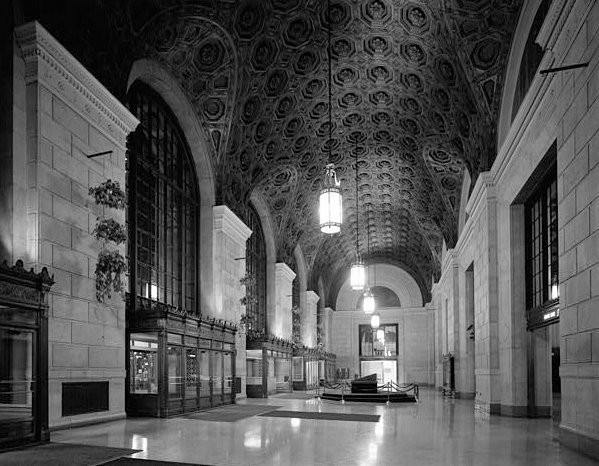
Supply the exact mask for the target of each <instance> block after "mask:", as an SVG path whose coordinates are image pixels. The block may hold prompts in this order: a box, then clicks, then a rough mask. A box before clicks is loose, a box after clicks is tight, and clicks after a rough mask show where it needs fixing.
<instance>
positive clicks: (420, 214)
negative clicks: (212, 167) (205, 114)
mask: <svg viewBox="0 0 599 466" xmlns="http://www.w3.org/2000/svg"><path fill="white" fill-rule="evenodd" d="M448 1H449V0H448ZM456 1H458V2H459V4H460V5H461V6H460V8H464V9H468V8H469V7H471V6H472V5H466V3H467V2H460V1H459V0H456ZM283 3H284V4H285V6H284V7H281V2H276V1H270V2H257V1H254V0H245V1H242V2H240V4H239V5H238V7H237V14H236V16H235V22H234V28H233V29H234V37H235V40H236V42H237V45H238V47H239V56H240V57H243V58H242V59H241V63H240V66H241V69H242V75H243V76H244V77H245V78H246V79H247V81H246V82H245V83H244V84H242V88H244V95H243V96H240V97H241V101H240V105H238V106H237V112H236V115H235V119H234V125H236V126H237V129H238V131H239V138H240V141H239V143H238V144H233V145H230V146H229V151H228V161H227V162H226V163H235V162H234V161H237V160H240V159H243V154H244V151H250V152H252V153H254V154H256V156H257V157H256V158H255V159H256V161H257V163H259V165H260V170H259V171H260V174H261V177H262V178H261V180H260V183H256V182H255V181H256V180H254V179H253V177H252V175H251V173H250V174H249V176H248V177H247V178H246V179H247V181H248V182H249V183H251V186H250V187H248V190H251V189H260V190H262V194H263V195H264V196H265V198H266V199H268V202H269V205H270V207H271V210H272V215H273V218H274V220H275V223H277V230H278V232H279V235H280V237H279V238H278V243H277V244H279V250H278V254H279V260H288V258H289V254H290V252H291V251H292V250H293V246H294V242H295V241H299V242H300V244H301V247H302V250H303V251H304V253H305V255H306V258H307V262H308V264H309V266H310V280H311V284H312V286H315V285H316V282H317V280H318V277H320V276H322V277H324V281H325V282H326V284H327V287H328V289H329V290H330V292H333V293H334V292H335V291H334V288H335V285H334V284H335V283H338V282H339V281H340V280H341V278H340V277H341V276H344V274H345V273H346V272H347V270H348V269H349V266H350V264H351V262H352V260H353V259H354V258H355V253H356V251H355V246H354V244H355V236H354V235H355V233H354V232H355V222H356V215H355V197H354V196H355V195H354V193H355V180H354V171H353V168H352V167H353V163H354V153H355V151H358V152H359V154H358V155H359V160H360V163H359V165H360V166H359V171H360V176H359V181H358V188H359V193H360V199H359V203H360V211H361V217H362V219H361V222H360V223H361V225H362V226H364V228H361V229H360V230H361V231H360V234H361V252H362V253H363V254H364V255H366V256H367V257H366V260H369V257H368V255H367V254H366V247H365V246H366V245H365V236H366V234H365V228H366V225H367V222H366V221H365V217H364V216H365V215H366V214H365V213H366V212H369V211H370V212H371V213H372V217H371V219H370V221H369V222H370V230H371V253H370V256H371V257H377V258H379V259H380V260H387V261H395V262H396V263H401V264H403V265H404V268H406V269H409V270H410V272H411V273H412V274H413V275H414V278H416V280H417V281H418V283H419V284H420V286H421V288H422V291H423V294H424V296H425V297H427V296H428V295H429V289H430V285H431V279H432V277H433V276H435V275H437V274H438V273H439V263H440V262H439V261H440V255H441V250H442V247H443V241H445V242H446V243H447V245H448V246H449V247H451V246H453V244H454V243H455V241H456V239H457V217H458V209H459V195H460V190H461V184H462V178H463V173H464V170H465V169H468V170H469V172H470V173H471V176H472V177H473V178H476V176H477V174H478V172H479V171H480V170H481V169H483V168H486V163H487V160H483V158H482V157H481V152H484V151H487V152H488V151H489V150H491V149H490V147H489V142H488V140H489V139H490V138H489V137H488V134H489V129H490V128H491V127H492V126H493V121H494V120H493V118H494V115H493V113H492V111H491V110H490V109H491V107H492V105H493V103H492V101H493V100H492V99H491V101H490V102H491V103H485V104H481V102H479V100H480V98H481V94H480V92H479V90H480V89H483V88H484V86H483V83H482V81H481V82H480V83H479V80H480V79H482V77H481V76H482V74H481V73H482V71H484V74H485V76H486V79H487V80H488V79H492V80H494V82H495V83H497V82H498V80H499V79H500V77H499V75H500V74H501V72H502V69H501V65H502V63H503V61H502V60H504V59H505V55H506V54H507V51H506V50H504V49H501V50H497V51H495V50H494V49H493V44H494V42H493V43H492V40H494V37H496V34H495V32H493V31H494V30H492V31H491V30H489V31H487V32H489V37H488V39H489V40H487V41H486V42H484V41H483V42H481V40H482V39H481V40H478V36H476V37H477V39H476V40H475V41H474V42H473V43H472V44H470V43H469V42H468V47H469V48H471V54H470V56H472V57H476V60H474V59H473V61H472V63H473V64H477V65H476V66H477V67H478V68H476V70H482V71H481V72H479V71H476V73H474V75H473V72H474V71H475V70H474V68H470V67H465V66H464V60H463V57H462V55H463V53H462V51H461V50H457V49H458V47H462V46H463V45H464V43H463V42H461V41H462V40H463V38H462V36H455V34H454V32H453V31H452V27H451V25H448V24H447V23H446V21H447V20H448V19H449V20H452V16H451V15H452V14H453V13H451V11H453V9H455V5H446V4H443V5H439V4H437V3H434V4H433V3H431V2H424V1H407V2H396V1H391V0H366V1H362V2H353V1H350V0H332V3H331V11H330V25H331V31H332V38H331V53H332V59H333V62H332V69H333V72H332V83H331V84H332V93H333V108H332V115H333V121H332V128H331V129H332V133H333V138H332V141H331V142H330V144H331V147H330V148H331V149H332V153H333V154H332V159H333V160H332V161H333V162H334V163H335V164H336V166H337V174H338V176H339V178H340V180H341V186H342V191H343V195H344V216H345V225H344V227H343V231H342V233H341V234H339V235H336V236H334V237H332V238H325V237H323V236H322V235H321V234H320V232H319V230H318V226H317V225H318V219H317V195H318V191H319V188H320V183H321V178H322V173H323V169H324V165H325V163H326V160H327V152H328V150H329V141H328V137H327V136H328V130H329V121H328V118H327V113H328V103H327V88H328V74H327V71H328V69H327V65H328V62H327V59H328V57H327V44H328V43H327V28H328V27H329V14H328V12H327V9H326V6H327V3H326V2H317V1H311V0H297V1H295V2H283ZM288 3H292V5H288ZM489 4H494V2H489ZM444 8H446V9H449V10H451V11H445V10H444ZM497 9H499V10H502V11H503V10H506V13H505V14H506V15H507V14H508V13H507V11H508V10H509V14H513V13H514V11H513V10H514V9H515V8H514V7H513V6H505V5H504V6H499V7H497V8H495V7H493V8H491V7H488V8H487V9H486V10H484V12H483V13H480V12H478V13H477V14H478V16H477V18H479V19H480V17H481V15H483V16H484V15H485V14H488V15H490V16H489V18H486V17H485V21H487V22H485V23H484V24H485V25H487V24H489V21H490V22H491V23H492V24H493V25H495V26H493V27H496V26H498V25H499V23H497V21H496V20H495V19H494V18H495V16H496V10H497ZM468 14H469V16H473V15H474V9H471V10H469V12H468ZM506 18H507V16H506ZM504 26H505V27H506V28H507V24H504ZM479 32H480V34H483V35H484V34H485V31H484V30H481V31H479ZM509 33H510V32H509V31H507V32H506V33H505V34H508V35H509ZM505 34H504V36H505ZM502 37H503V36H502ZM504 42H505V41H504ZM477 47H478V48H477ZM473 66H474V65H473ZM485 67H486V68H485ZM483 68H484V70H483ZM473 76H474V77H475V78H476V79H475V80H474V81H472V79H473ZM479 84H480V86H479ZM481 86H482V87H481ZM493 95H495V94H493ZM258 106H259V108H258V109H257V108H256V107H258ZM248 107H249V108H248ZM258 135H259V137H257V136H258ZM279 164H285V165H286V166H292V167H294V168H295V170H296V172H295V173H296V178H294V183H295V184H296V187H294V188H291V187H289V188H288V189H283V188H277V189H274V188H273V187H272V186H271V184H272V183H274V180H275V178H276V177H278V176H280V174H278V172H277V170H278V169H279ZM228 191H229V190H227V189H226V187H225V190H224V191H223V196H224V198H225V199H228V197H227V194H226V193H227V192H228ZM229 202H233V200H231V201H229ZM288 242H291V244H287V243H288ZM329 298H331V301H332V297H331V296H329Z"/></svg>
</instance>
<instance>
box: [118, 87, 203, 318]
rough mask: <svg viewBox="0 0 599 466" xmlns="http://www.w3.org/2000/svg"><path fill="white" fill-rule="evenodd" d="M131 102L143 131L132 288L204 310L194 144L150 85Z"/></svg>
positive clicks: (132, 195) (133, 166)
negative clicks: (201, 306)
mask: <svg viewBox="0 0 599 466" xmlns="http://www.w3.org/2000/svg"><path fill="white" fill-rule="evenodd" d="M129 106H130V109H131V111H132V113H133V114H134V115H135V116H136V117H137V118H138V119H139V120H140V122H141V131H142V133H143V138H142V142H141V143H140V147H138V148H137V150H135V151H133V152H131V153H130V155H129V160H128V161H127V162H128V175H127V176H128V179H127V191H128V198H129V210H128V213H127V219H128V223H129V228H130V232H131V233H130V244H129V261H130V268H129V271H130V279H131V280H133V281H134V282H133V283H134V285H133V284H132V290H131V291H132V292H134V293H135V295H136V296H138V297H142V298H147V299H151V300H153V301H158V302H161V303H164V304H168V305H171V306H175V307H179V308H182V309H184V310H186V311H188V312H190V313H196V314H199V309H198V293H199V290H198V286H197V282H198V279H197V269H198V244H197V242H198V235H197V232H198V231H199V229H198V227H199V215H198V213H199V194H198V186H197V182H196V180H197V176H196V172H195V167H194V163H193V160H192V157H191V153H190V150H189V147H188V146H187V143H186V142H185V138H184V137H183V134H182V132H181V130H180V128H179V124H178V122H177V119H176V117H175V116H174V115H173V113H172V112H171V111H170V109H169V108H168V107H167V105H166V103H165V102H164V101H163V100H162V98H161V97H160V96H159V95H158V94H157V93H156V92H155V91H153V90H152V89H151V88H150V87H148V86H147V85H145V84H143V83H141V82H136V83H134V84H133V86H132V87H131V89H130V91H129ZM134 232H135V233H134ZM133 233H134V234H133ZM133 287H134V288H133Z"/></svg>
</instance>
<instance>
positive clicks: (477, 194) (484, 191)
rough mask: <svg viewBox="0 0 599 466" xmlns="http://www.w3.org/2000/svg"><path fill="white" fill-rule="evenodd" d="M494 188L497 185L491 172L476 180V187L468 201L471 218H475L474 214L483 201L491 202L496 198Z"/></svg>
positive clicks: (467, 210) (468, 211)
mask: <svg viewBox="0 0 599 466" xmlns="http://www.w3.org/2000/svg"><path fill="white" fill-rule="evenodd" d="M494 188H495V183H494V180H493V175H492V174H491V173H490V172H483V173H481V174H480V175H479V177H478V179H477V180H476V184H475V185H474V189H473V190H472V194H471V195H470V199H468V204H467V205H466V213H467V214H468V215H469V216H471V217H472V216H474V213H475V212H476V210H477V209H478V207H479V206H480V205H481V202H482V201H483V199H488V200H490V199H493V198H494V197H495V189H494Z"/></svg>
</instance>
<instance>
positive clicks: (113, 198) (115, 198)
mask: <svg viewBox="0 0 599 466" xmlns="http://www.w3.org/2000/svg"><path fill="white" fill-rule="evenodd" d="M89 194H90V196H94V199H95V200H96V204H100V205H105V206H107V207H111V208H113V209H119V210H122V209H124V208H125V207H126V203H127V199H126V196H125V192H124V191H123V190H122V189H121V184H120V183H119V182H118V181H112V180H106V181H105V182H104V183H101V184H100V185H98V186H97V187H95V188H93V187H92V188H89Z"/></svg>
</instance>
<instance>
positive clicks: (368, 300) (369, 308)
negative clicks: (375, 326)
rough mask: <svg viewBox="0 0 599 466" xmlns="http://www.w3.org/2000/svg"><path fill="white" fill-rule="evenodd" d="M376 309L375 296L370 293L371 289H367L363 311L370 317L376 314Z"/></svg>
mask: <svg viewBox="0 0 599 466" xmlns="http://www.w3.org/2000/svg"><path fill="white" fill-rule="evenodd" d="M374 309H375V305H374V295H373V294H372V292H371V291H370V287H367V288H366V291H365V292H364V300H363V301H362V310H363V311H364V314H366V315H370V314H372V313H373V312H374Z"/></svg>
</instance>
